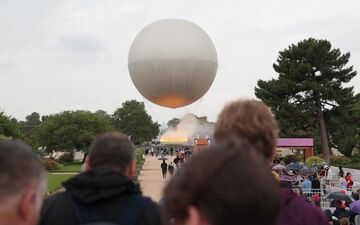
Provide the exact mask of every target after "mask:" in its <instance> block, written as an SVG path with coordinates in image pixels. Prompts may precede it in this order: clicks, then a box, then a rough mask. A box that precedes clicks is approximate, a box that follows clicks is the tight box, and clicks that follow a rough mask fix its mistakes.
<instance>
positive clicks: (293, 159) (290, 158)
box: [283, 155, 303, 165]
mask: <svg viewBox="0 0 360 225" xmlns="http://www.w3.org/2000/svg"><path fill="white" fill-rule="evenodd" d="M283 160H284V163H285V164H286V165H287V164H289V163H297V162H301V161H302V160H303V156H301V155H300V156H299V155H287V156H285V157H284V159H283Z"/></svg>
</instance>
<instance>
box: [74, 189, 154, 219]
mask: <svg viewBox="0 0 360 225" xmlns="http://www.w3.org/2000/svg"><path fill="white" fill-rule="evenodd" d="M68 196H69V198H70V201H71V204H72V206H73V208H74V210H75V213H76V217H77V218H78V220H79V225H135V223H136V222H137V219H138V218H139V215H140V213H141V211H142V209H143V208H144V206H145V205H146V204H147V203H148V202H149V201H150V199H148V198H144V197H142V196H141V195H132V196H130V197H129V198H128V200H127V202H126V203H122V204H121V206H120V207H119V210H118V211H119V213H118V216H117V219H116V222H115V223H112V222H104V221H101V219H100V218H99V217H98V216H97V214H96V210H95V209H93V208H92V207H89V206H85V205H84V204H81V203H79V202H77V201H76V200H75V199H74V198H73V196H72V195H71V194H70V193H69V192H68Z"/></svg>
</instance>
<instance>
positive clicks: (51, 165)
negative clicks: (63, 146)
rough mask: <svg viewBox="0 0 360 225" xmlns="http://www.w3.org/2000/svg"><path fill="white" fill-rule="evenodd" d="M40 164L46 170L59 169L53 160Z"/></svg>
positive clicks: (43, 161)
mask: <svg viewBox="0 0 360 225" xmlns="http://www.w3.org/2000/svg"><path fill="white" fill-rule="evenodd" d="M42 164H43V166H44V167H45V169H46V170H57V169H59V168H60V163H58V162H56V161H55V160H53V159H43V160H42Z"/></svg>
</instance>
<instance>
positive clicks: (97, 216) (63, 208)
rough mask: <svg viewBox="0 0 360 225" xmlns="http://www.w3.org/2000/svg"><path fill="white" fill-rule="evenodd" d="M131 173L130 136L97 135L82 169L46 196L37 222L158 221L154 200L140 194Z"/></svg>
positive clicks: (136, 224)
mask: <svg viewBox="0 0 360 225" xmlns="http://www.w3.org/2000/svg"><path fill="white" fill-rule="evenodd" d="M134 175H135V148H134V145H133V143H132V142H131V141H130V140H129V138H128V137H127V136H126V135H124V134H121V133H118V132H112V133H105V134H102V135H99V136H97V137H96V138H95V140H94V141H93V143H92V145H91V147H90V153H89V157H88V158H87V159H86V160H85V172H83V173H80V174H78V175H76V176H75V177H73V178H71V179H69V180H68V181H66V182H65V183H63V186H64V188H65V189H66V191H65V192H61V193H57V194H55V195H53V196H51V197H49V198H48V199H46V200H45V202H44V206H43V209H42V213H41V220H40V225H65V224H66V225H78V224H90V223H94V224H95V223H97V224H100V223H104V222H107V223H111V224H127V225H140V224H154V225H158V224H161V219H160V214H159V209H158V206H157V204H156V203H154V202H152V201H151V200H150V199H149V198H145V197H143V196H141V192H140V190H139V188H138V187H137V186H136V185H135V183H134V182H133V181H132V178H133V176H134Z"/></svg>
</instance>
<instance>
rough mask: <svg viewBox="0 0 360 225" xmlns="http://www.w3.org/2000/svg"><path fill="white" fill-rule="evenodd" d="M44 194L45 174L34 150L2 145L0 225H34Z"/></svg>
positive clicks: (8, 143)
mask: <svg viewBox="0 0 360 225" xmlns="http://www.w3.org/2000/svg"><path fill="white" fill-rule="evenodd" d="M44 193H45V170H44V168H43V166H42V164H41V162H40V160H39V159H38V157H37V156H36V155H35V154H34V153H33V152H32V150H31V148H30V147H29V146H27V145H25V144H23V143H21V142H19V141H0V225H35V224H36V223H37V222H38V217H39V212H40V209H41V205H42V199H43V196H44Z"/></svg>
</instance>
